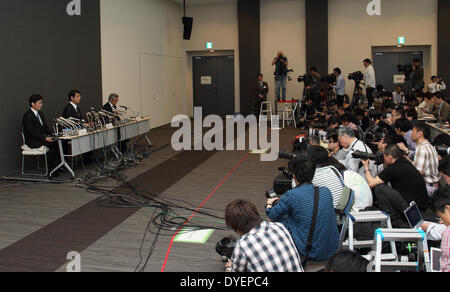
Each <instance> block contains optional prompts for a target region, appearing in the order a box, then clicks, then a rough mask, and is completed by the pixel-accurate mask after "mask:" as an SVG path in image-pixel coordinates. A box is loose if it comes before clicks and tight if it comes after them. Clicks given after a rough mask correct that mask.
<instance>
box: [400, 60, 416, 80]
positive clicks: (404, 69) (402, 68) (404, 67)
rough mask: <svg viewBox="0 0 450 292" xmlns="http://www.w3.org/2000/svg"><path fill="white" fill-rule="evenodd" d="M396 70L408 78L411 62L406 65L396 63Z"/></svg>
mask: <svg viewBox="0 0 450 292" xmlns="http://www.w3.org/2000/svg"><path fill="white" fill-rule="evenodd" d="M397 69H398V72H400V73H403V74H405V80H406V81H407V80H410V77H409V76H410V74H411V72H412V71H413V67H412V65H411V64H407V65H401V64H400V65H397Z"/></svg>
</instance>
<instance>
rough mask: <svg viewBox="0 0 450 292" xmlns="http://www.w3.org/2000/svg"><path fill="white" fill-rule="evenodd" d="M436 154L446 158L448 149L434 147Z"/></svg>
mask: <svg viewBox="0 0 450 292" xmlns="http://www.w3.org/2000/svg"><path fill="white" fill-rule="evenodd" d="M436 152H437V153H438V154H439V155H440V156H447V155H449V154H450V147H446V146H436Z"/></svg>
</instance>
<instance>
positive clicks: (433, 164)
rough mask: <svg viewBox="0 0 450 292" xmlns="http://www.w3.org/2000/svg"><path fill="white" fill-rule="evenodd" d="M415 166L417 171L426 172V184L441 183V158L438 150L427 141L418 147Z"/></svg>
mask: <svg viewBox="0 0 450 292" xmlns="http://www.w3.org/2000/svg"><path fill="white" fill-rule="evenodd" d="M414 166H415V167H416V168H417V170H419V171H423V172H424V176H423V178H424V180H425V182H426V183H429V184H430V183H437V182H438V181H439V178H440V176H439V171H438V166H439V158H438V154H437V152H436V149H435V148H434V147H433V146H432V145H431V144H430V142H428V141H426V142H423V143H422V144H420V145H416V157H415V158H414Z"/></svg>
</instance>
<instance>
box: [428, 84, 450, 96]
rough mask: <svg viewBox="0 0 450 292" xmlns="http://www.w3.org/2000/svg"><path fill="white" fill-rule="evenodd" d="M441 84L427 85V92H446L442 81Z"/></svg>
mask: <svg viewBox="0 0 450 292" xmlns="http://www.w3.org/2000/svg"><path fill="white" fill-rule="evenodd" d="M441 83H442V84H438V83H430V84H429V85H428V92H430V93H436V92H441V91H443V90H446V89H447V85H445V83H444V81H442V82H441Z"/></svg>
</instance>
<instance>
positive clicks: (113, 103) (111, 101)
mask: <svg viewBox="0 0 450 292" xmlns="http://www.w3.org/2000/svg"><path fill="white" fill-rule="evenodd" d="M118 102H119V95H118V94H116V93H111V94H110V95H109V98H108V102H107V103H106V104H105V105H104V106H103V109H104V110H105V111H108V112H110V113H112V112H114V110H117V103H118ZM113 109H114V110H113Z"/></svg>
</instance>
